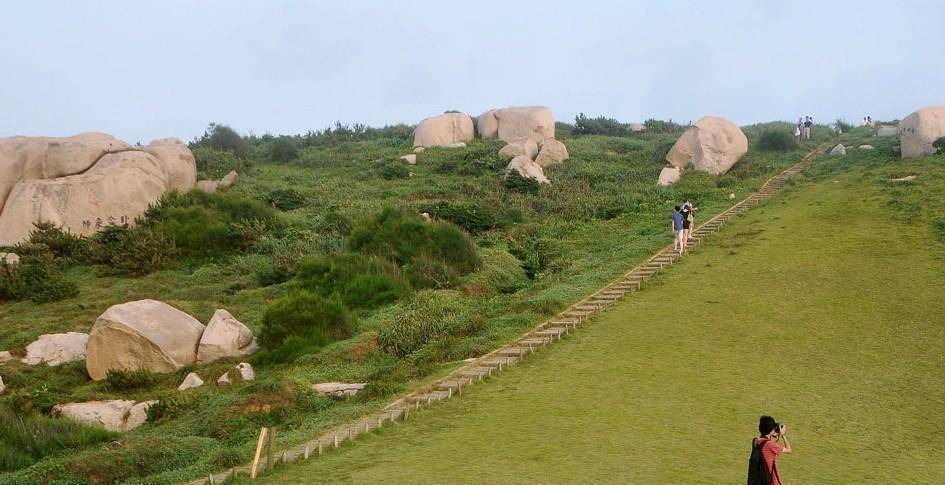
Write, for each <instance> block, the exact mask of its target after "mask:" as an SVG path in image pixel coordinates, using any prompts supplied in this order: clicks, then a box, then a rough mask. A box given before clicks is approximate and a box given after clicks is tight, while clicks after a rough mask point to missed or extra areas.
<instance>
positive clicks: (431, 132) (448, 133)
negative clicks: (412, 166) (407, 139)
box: [413, 113, 476, 147]
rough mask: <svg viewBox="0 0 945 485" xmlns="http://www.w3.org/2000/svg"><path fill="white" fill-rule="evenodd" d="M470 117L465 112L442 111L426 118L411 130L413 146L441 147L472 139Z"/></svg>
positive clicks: (472, 128) (473, 132) (473, 133)
mask: <svg viewBox="0 0 945 485" xmlns="http://www.w3.org/2000/svg"><path fill="white" fill-rule="evenodd" d="M475 134H476V130H475V128H474V127H473V121H472V118H470V117H469V115H467V114H465V113H444V114H441V115H439V116H434V117H432V118H427V119H425V120H423V121H421V122H420V124H418V125H417V127H416V128H415V129H414V130H413V146H414V147H441V146H447V145H451V144H454V143H459V142H466V141H469V140H472V139H473V137H474V136H475Z"/></svg>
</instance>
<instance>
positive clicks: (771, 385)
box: [267, 131, 945, 484]
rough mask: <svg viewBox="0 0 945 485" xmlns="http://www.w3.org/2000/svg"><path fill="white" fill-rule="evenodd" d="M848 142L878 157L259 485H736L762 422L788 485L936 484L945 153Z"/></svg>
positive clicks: (825, 165)
mask: <svg viewBox="0 0 945 485" xmlns="http://www.w3.org/2000/svg"><path fill="white" fill-rule="evenodd" d="M847 141H848V142H853V143H854V144H855V145H858V144H860V143H862V142H869V143H872V144H873V145H874V146H875V147H876V149H875V150H873V151H866V150H851V152H850V155H848V156H846V157H836V158H825V159H821V160H820V161H819V162H818V164H817V166H816V167H815V168H814V169H813V170H812V171H811V172H810V174H811V177H810V178H811V183H801V184H798V185H795V186H794V187H792V188H790V189H789V190H788V193H786V194H783V195H781V196H778V197H776V198H774V199H772V200H770V201H768V202H767V203H765V204H764V205H763V206H761V207H760V208H758V209H755V210H753V211H751V212H749V213H748V214H747V215H745V216H743V217H742V218H740V219H737V220H736V221H735V222H734V223H731V224H729V225H727V226H726V228H725V229H724V231H722V232H721V233H720V234H719V235H718V236H717V238H716V239H714V240H713V241H712V242H710V243H709V244H707V245H705V246H703V247H701V248H700V249H699V251H698V252H697V253H695V254H693V255H692V256H690V257H689V258H688V259H686V260H684V261H683V262H681V263H679V264H676V265H674V266H673V267H672V268H671V269H670V270H668V272H667V273H666V274H663V275H662V276H660V277H658V278H657V279H656V280H655V282H654V284H653V285H650V286H649V287H648V289H646V290H644V291H643V292H641V293H636V294H634V295H633V296H632V297H630V298H629V299H627V300H626V301H625V302H623V303H621V304H619V305H618V306H616V307H615V308H614V309H613V310H611V311H609V312H607V313H605V314H604V315H602V316H601V317H599V318H597V319H595V320H594V321H592V322H591V323H590V324H589V325H587V327H586V328H584V329H582V330H580V331H578V332H577V333H575V334H574V335H572V336H571V337H569V341H568V342H566V343H564V344H562V345H556V346H553V347H551V348H550V349H549V350H547V351H545V352H543V353H539V354H537V355H536V356H534V357H530V358H529V359H528V360H526V362H525V363H523V364H522V365H520V366H517V367H515V368H513V369H512V370H509V371H507V372H504V373H502V374H501V376H499V377H497V378H493V379H492V380H491V382H489V383H487V384H485V385H482V386H474V387H473V388H471V390H470V391H467V393H466V394H465V395H464V397H463V398H462V399H454V400H451V401H447V402H445V403H443V404H437V405H436V406H434V407H433V408H430V409H428V410H426V411H421V414H420V415H419V416H417V418H416V419H414V420H412V421H407V422H405V423H403V424H400V425H398V426H395V427H392V428H385V429H384V430H382V431H380V432H379V433H376V434H371V435H366V436H363V437H360V438H358V440H357V441H356V442H355V443H353V444H352V445H346V446H345V447H344V448H343V449H342V450H339V451H338V452H332V453H329V454H326V455H324V456H322V457H320V458H318V459H315V460H310V461H308V462H306V463H304V464H301V465H293V466H291V467H287V468H284V469H282V470H281V471H277V472H276V473H275V474H273V475H272V476H271V477H270V478H269V480H268V481H267V483H373V482H384V483H462V482H470V481H473V482H478V483H509V482H525V483H585V482H604V483H614V482H618V483H683V482H685V483H737V482H740V481H743V480H744V476H745V469H746V461H747V458H748V454H749V451H750V439H751V438H752V436H753V435H754V434H755V433H756V432H757V431H756V430H757V420H758V416H759V415H761V414H772V415H774V416H775V417H777V418H778V419H779V420H781V421H782V422H785V423H787V425H788V428H789V435H790V438H791V442H792V445H793V446H794V449H795V453H794V454H792V455H785V456H782V458H780V460H779V468H780V470H781V473H782V476H783V477H784V479H785V481H786V482H787V483H877V484H884V483H917V484H918V483H928V484H931V483H940V481H941V477H942V476H945V462H943V460H942V455H941V452H940V451H939V450H938V449H937V448H936V447H935V446H929V437H930V436H937V435H939V434H941V433H942V432H943V431H945V425H943V424H942V422H941V420H940V419H938V415H939V414H940V409H941V403H942V402H943V401H945V365H943V363H945V361H943V358H942V353H941V347H942V345H943V344H945V325H943V322H942V318H941V317H942V315H945V301H943V300H942V298H940V297H939V295H940V294H941V293H942V292H943V291H945V265H943V261H945V237H943V232H942V230H941V227H942V224H941V222H940V221H941V220H942V209H941V201H942V200H941V198H942V195H941V194H942V193H943V191H942V189H943V188H945V165H943V162H945V155H940V156H935V157H928V158H926V159H921V160H913V161H901V160H898V159H897V158H896V157H895V154H894V152H893V149H892V147H893V145H894V144H895V143H896V141H895V139H875V138H867V137H866V134H865V133H864V132H862V131H858V132H855V133H854V134H853V135H852V136H850V137H848V139H847ZM906 175H916V178H915V180H914V181H912V182H894V181H891V179H896V178H900V177H903V176H906Z"/></svg>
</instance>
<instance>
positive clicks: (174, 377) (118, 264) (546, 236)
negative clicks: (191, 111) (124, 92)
mask: <svg viewBox="0 0 945 485" xmlns="http://www.w3.org/2000/svg"><path fill="white" fill-rule="evenodd" d="M673 125H675V124H671V123H664V122H655V121H654V122H648V124H647V126H648V129H647V132H645V133H635V134H632V135H631V136H619V137H613V136H600V135H580V134H569V131H570V128H568V127H567V126H565V124H562V125H561V126H559V127H558V128H559V132H560V133H561V137H562V140H563V141H564V143H565V144H566V145H567V147H568V150H569V152H570V154H571V159H570V160H569V161H567V162H566V163H564V164H563V165H560V166H554V167H551V168H549V169H548V170H547V172H546V173H547V174H548V176H549V178H550V179H551V180H552V181H553V184H552V185H551V186H539V185H537V184H534V183H531V184H528V185H523V186H527V187H528V188H527V189H524V190H523V189H521V187H522V186H518V185H515V182H514V181H515V180H516V179H515V178H514V177H508V178H506V177H504V169H505V165H506V163H507V161H506V160H502V159H501V158H500V157H499V156H498V154H497V153H498V150H499V148H500V147H501V146H502V144H501V142H497V141H494V140H474V141H472V142H471V143H470V144H469V146H468V148H466V149H461V150H457V149H444V148H431V149H428V150H426V151H425V152H423V153H421V154H418V157H417V158H418V163H417V165H416V166H410V167H409V168H407V167H406V166H405V165H404V164H403V162H402V161H400V160H399V156H401V155H403V154H405V153H410V152H411V150H412V147H411V137H410V132H411V129H410V127H407V126H403V125H398V126H390V127H384V128H369V127H364V126H360V125H355V126H345V125H336V126H335V127H332V128H330V129H326V130H321V131H314V132H309V133H307V134H304V135H300V136H294V137H289V138H290V140H288V141H289V142H291V143H292V144H293V146H295V147H296V148H297V150H298V151H297V154H296V156H295V157H293V158H291V159H287V160H280V161H273V157H272V155H271V154H272V150H273V148H272V145H273V143H274V142H275V140H277V139H278V138H277V137H274V136H271V135H264V136H261V137H241V139H240V140H233V139H232V136H231V135H230V134H229V133H227V132H226V130H223V129H222V128H213V127H212V128H211V129H209V130H208V133H207V135H205V136H204V137H202V138H199V139H197V140H195V141H194V143H193V144H192V147H193V149H194V151H195V157H196V158H197V163H198V166H199V167H200V171H201V174H202V175H201V177H203V176H204V175H207V176H210V175H211V174H212V176H213V178H218V177H220V176H222V175H224V174H225V173H226V172H228V171H229V170H232V169H234V168H236V169H237V170H239V171H240V179H239V182H238V183H237V184H236V185H235V186H234V187H232V188H230V189H228V190H226V191H223V192H220V193H215V194H203V193H199V192H191V193H187V194H177V195H171V196H168V197H167V198H166V199H165V200H164V201H162V203H161V204H160V205H159V206H157V207H155V208H153V209H152V210H151V211H149V212H148V214H146V215H145V216H144V217H143V219H142V220H141V221H139V222H138V224H136V225H135V226H134V228H125V229H111V230H109V231H105V232H103V233H100V235H98V236H95V237H93V238H89V239H80V242H78V243H76V242H74V241H73V240H72V239H68V238H65V239H63V238H62V236H61V235H50V236H51V237H50V238H51V241H49V242H48V243H47V242H44V243H42V244H43V245H44V246H40V245H39V244H37V245H36V246H35V247H34V250H35V251H36V252H37V254H48V255H49V256H48V258H49V259H51V260H52V262H53V264H54V266H55V268H56V270H57V271H59V273H60V274H61V277H62V281H65V282H68V283H71V284H74V285H75V288H76V290H77V292H78V294H77V295H75V296H66V297H64V298H63V299H61V300H59V301H56V302H51V303H41V304H38V303H33V302H30V301H28V300H29V298H28V297H27V298H26V299H20V300H18V301H8V302H5V303H4V304H2V305H0V328H2V329H3V331H2V332H0V349H4V350H6V349H9V350H12V351H13V352H14V353H15V354H17V355H22V353H23V349H24V347H25V346H26V345H27V344H28V343H30V342H31V341H33V340H34V339H35V338H36V337H37V336H38V335H40V334H43V333H51V332H64V331H81V332H88V331H89V329H90V326H91V324H92V322H94V320H95V318H96V317H97V316H98V315H100V314H101V313H102V312H103V311H104V310H105V309H106V308H108V307H109V306H111V305H114V304H117V303H123V302H126V301H129V300H136V299H142V298H154V299H158V300H162V301H165V302H167V303H169V304H171V305H173V306H175V307H177V308H179V309H181V310H182V311H185V312H187V313H189V314H191V315H194V316H195V317H196V318H197V319H198V320H200V321H202V322H206V321H208V320H209V318H210V316H211V315H212V314H213V311H214V310H215V309H217V308H226V309H227V310H229V311H230V312H231V313H233V315H234V316H236V318H238V319H239V320H240V321H242V322H244V323H245V324H247V325H248V326H249V327H251V328H252V329H253V331H254V332H255V333H256V335H257V337H259V339H260V341H261V343H263V344H264V346H265V349H264V350H263V351H261V352H260V353H258V354H256V355H254V356H253V357H251V358H250V362H251V363H252V364H253V365H254V367H256V375H257V379H256V381H253V382H240V383H235V384H234V385H233V386H230V387H228V388H217V387H216V386H212V385H211V386H204V387H202V388H199V389H194V390H191V391H188V392H187V393H183V394H182V393H178V392H177V391H176V387H177V385H179V384H180V382H181V380H182V379H183V378H184V376H185V375H186V374H187V373H188V372H190V371H196V372H198V373H199V374H200V376H201V377H202V378H203V379H204V380H206V381H208V382H213V381H215V380H216V379H217V378H219V376H220V375H221V374H222V373H223V372H225V371H227V370H228V369H230V368H232V366H233V365H234V364H235V363H236V361H233V360H224V361H220V362H216V363H213V364H209V365H202V366H199V367H193V368H185V369H181V370H180V371H179V372H177V373H174V374H167V375H155V376H154V381H153V382H152V383H150V384H146V385H142V386H140V387H137V386H131V388H129V389H128V390H121V391H119V390H116V389H114V388H112V387H109V386H108V385H106V383H103V382H91V381H89V380H88V378H87V377H86V376H85V374H84V369H83V366H82V365H81V363H76V364H66V365H63V366H59V367H55V368H50V367H45V366H37V367H27V366H24V365H22V364H20V363H18V362H13V363H10V364H7V366H5V367H4V371H3V378H4V382H6V383H7V386H8V389H7V392H6V393H5V394H4V395H3V396H0V408H8V409H15V410H17V412H21V411H22V410H37V411H39V412H42V413H48V411H49V408H50V407H51V406H52V405H54V404H56V403H61V402H70V401H86V400H93V399H118V398H123V399H136V400H146V399H158V400H161V402H162V405H161V406H159V407H156V408H155V410H154V411H153V413H152V414H154V416H152V419H151V420H150V422H149V423H147V424H145V425H144V426H142V427H141V428H139V429H138V430H135V431H133V432H130V433H127V434H124V435H122V437H121V440H120V443H121V445H120V446H114V447H99V446H82V447H80V449H75V450H73V451H70V452H69V453H56V454H53V455H52V456H45V457H42V459H39V461H37V462H36V463H33V464H32V465H30V466H28V467H26V468H21V469H19V470H17V471H15V472H11V473H8V474H5V475H0V482H4V481H11V482H19V483H37V482H48V481H55V480H59V481H62V482H67V483H68V482H73V483H88V482H94V483H113V482H116V481H117V482H121V481H144V482H148V483H176V482H180V481H185V480H187V479H191V478H195V477H198V476H204V475H205V474H206V473H207V472H209V471H211V470H215V469H218V468H219V466H220V465H219V464H220V463H221V462H233V461H236V460H237V458H239V459H241V461H246V460H248V459H249V457H250V454H251V453H252V449H253V445H254V438H255V436H256V434H257V433H258V430H259V426H277V427H278V428H279V429H280V432H279V435H280V440H284V441H285V442H300V441H301V440H303V439H306V438H308V437H310V436H312V435H314V434H316V433H317V432H319V431H320V430H324V429H326V428H328V427H330V426H333V425H336V424H338V423H339V422H341V421H344V420H347V419H350V418H352V417H356V416H358V415H360V414H362V413H365V412H368V411H371V410H374V409H377V408H378V407H380V406H383V405H384V404H386V403H387V402H388V401H389V400H391V399H392V398H393V397H394V396H396V395H397V394H399V393H401V392H403V391H404V390H406V389H408V388H410V387H412V386H416V385H421V384H423V383H424V382H427V381H428V380H429V379H431V378H432V377H433V376H435V375H438V374H439V373H441V372H443V371H444V370H446V369H449V368H452V367H453V366H455V365H456V364H455V362H456V361H457V360H460V359H463V358H467V357H471V356H476V355H481V354H482V353H484V352H487V351H489V350H491V349H492V348H494V347H495V346H496V345H497V344H498V343H500V342H504V341H506V340H508V339H509V338H512V337H513V336H515V335H517V334H518V333H519V332H520V331H521V330H522V329H523V328H525V327H527V326H530V325H533V324H535V323H536V322H538V321H540V320H541V319H543V318H546V317H547V316H548V315H551V314H553V313H554V312H555V311H557V310H560V309H561V308H563V307H564V305H565V304H566V303H567V302H570V301H573V300H576V299H578V298H580V297H581V296H583V295H584V294H585V293H587V292H588V291H590V290H591V289H593V288H595V287H597V286H599V285H600V284H602V283H604V282H605V281H608V280H610V279H611V278H613V277H614V276H615V275H617V274H618V273H620V272H621V271H623V270H624V269H625V268H627V267H630V266H632V265H634V264H636V263H637V262H639V261H640V260H642V259H644V258H646V257H647V256H648V255H649V254H650V253H651V252H652V251H653V250H654V249H656V248H658V247H661V246H663V245H664V244H665V243H667V242H668V240H669V239H668V235H667V234H666V231H665V226H666V224H665V222H666V218H667V217H668V213H667V210H668V208H669V207H671V206H672V205H673V204H674V203H678V202H679V201H680V200H682V199H683V198H690V199H691V200H693V201H694V202H696V203H697V204H698V205H699V206H700V207H701V208H702V211H701V212H700V217H705V218H707V217H710V216H711V215H712V214H715V213H717V212H718V211H719V210H721V209H723V208H724V207H727V206H728V205H729V204H730V203H731V202H730V200H729V194H731V193H735V194H736V195H737V196H738V197H743V196H745V195H747V194H748V193H749V192H750V191H752V190H754V189H756V188H757V187H758V186H759V185H760V183H761V182H762V181H763V180H764V179H765V178H766V177H767V176H769V175H771V174H773V173H774V172H775V171H777V170H778V169H780V168H783V167H786V166H788V165H790V164H792V163H794V162H795V161H797V160H798V159H799V158H800V157H801V156H802V155H803V154H804V153H805V150H806V149H807V147H800V148H797V149H794V150H790V151H786V152H771V151H762V150H756V149H755V148H754V147H753V148H752V149H751V150H749V153H748V154H747V155H746V156H745V158H744V159H743V160H742V161H741V162H740V163H739V164H738V165H737V166H736V168H735V169H733V170H732V171H731V172H729V174H727V175H725V176H722V177H714V176H710V175H707V174H702V173H695V172H693V173H687V174H686V175H685V176H684V177H683V179H682V181H680V182H679V183H678V184H676V185H673V186H672V187H659V186H657V185H656V183H655V181H656V179H657V176H658V174H659V171H660V169H661V167H662V166H663V165H664V164H665V162H664V161H663V160H662V157H663V156H664V155H665V153H666V150H668V148H669V146H671V145H672V143H673V141H674V140H675V138H676V136H677V132H673V131H672V130H678V128H673ZM650 126H653V129H652V130H651V129H650ZM676 126H678V125H676ZM762 129H763V127H762V126H752V127H746V128H745V131H746V134H747V135H748V136H749V138H750V139H752V140H757V137H758V136H760V132H761V130H762ZM221 130H222V131H221ZM661 130H667V132H662V131H661ZM218 132H219V133H218ZM826 136H828V130H827V129H826V128H825V127H818V128H817V129H815V137H817V138H818V139H820V140H822V139H824V138H825V137H826ZM279 138H281V137H279ZM238 167H242V168H243V169H242V170H240V168H238ZM378 167H396V168H391V169H389V170H390V171H391V172H392V173H394V172H396V173H395V176H393V177H388V176H385V170H381V169H379V168H378ZM411 173H412V174H413V175H411ZM403 174H406V175H403ZM510 181H513V182H510ZM520 182H521V181H520ZM421 212H430V213H431V214H433V216H434V221H433V222H432V223H427V222H424V221H423V220H422V219H421V218H420V217H419V214H420V213H421ZM137 231H143V232H140V233H138V232H137ZM52 236H54V237H52ZM47 244H48V245H49V246H48V247H49V248H51V249H48V250H47V249H44V248H45V247H46V246H45V245H47ZM73 245H75V248H73V247H72V246H73ZM156 248H161V249H160V250H158V249H156ZM14 252H18V254H26V253H20V252H19V251H16V250H15V251H14ZM162 255H164V256H163V257H161V256H162ZM135 268H139V269H137V270H136V269H135ZM327 381H343V382H368V383H369V386H368V388H367V389H366V390H365V391H364V393H363V395H359V397H358V398H357V399H351V400H346V401H340V400H333V399H328V398H323V397H321V396H318V395H317V394H316V393H314V391H312V390H311V387H310V386H311V385H312V384H313V383H317V382H327ZM113 463H118V464H121V463H125V464H126V465H124V466H121V465H118V464H116V465H112V464H113ZM129 464H133V465H129Z"/></svg>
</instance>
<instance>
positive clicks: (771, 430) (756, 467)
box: [748, 416, 793, 485]
mask: <svg viewBox="0 0 945 485" xmlns="http://www.w3.org/2000/svg"><path fill="white" fill-rule="evenodd" d="M786 431H787V428H786V427H785V426H784V425H783V424H781V423H778V422H777V421H775V420H774V418H772V417H771V416H762V417H761V419H760V420H759V422H758V433H759V434H760V436H758V437H757V438H755V439H753V440H751V456H750V457H749V458H748V485H782V483H781V474H780V473H778V455H780V454H782V453H791V452H792V451H793V450H791V443H789V442H788V439H787V435H786V434H785V432H786ZM779 440H783V441H784V446H781V445H779V444H778V441H779Z"/></svg>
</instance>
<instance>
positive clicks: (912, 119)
mask: <svg viewBox="0 0 945 485" xmlns="http://www.w3.org/2000/svg"><path fill="white" fill-rule="evenodd" d="M899 136H900V137H901V138H902V148H901V153H902V158H915V157H924V156H926V155H932V154H934V153H935V147H933V146H932V143H935V141H936V140H938V139H939V138H942V137H945V106H929V107H927V108H922V109H920V110H918V111H916V112H915V113H912V114H910V115H909V116H906V117H905V118H904V119H903V120H902V121H900V122H899Z"/></svg>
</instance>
